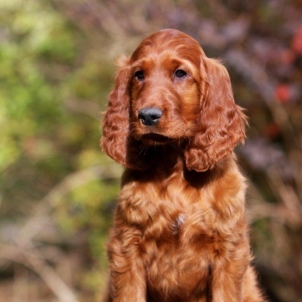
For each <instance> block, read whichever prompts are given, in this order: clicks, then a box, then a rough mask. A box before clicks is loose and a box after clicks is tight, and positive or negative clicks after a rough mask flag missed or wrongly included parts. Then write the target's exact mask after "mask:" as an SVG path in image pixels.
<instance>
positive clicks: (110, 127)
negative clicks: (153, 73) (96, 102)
mask: <svg viewBox="0 0 302 302" xmlns="http://www.w3.org/2000/svg"><path fill="white" fill-rule="evenodd" d="M118 65H119V66H120V69H119V71H118V74H117V76H116V78H115V84H114V88H113V90H112V91H111V93H110V95H109V103H108V108H107V111H106V113H105V117H104V120H103V136H102V138H101V147H102V149H103V150H104V151H105V152H106V153H107V154H108V155H109V156H110V157H111V158H112V159H114V160H115V161H117V162H119V163H121V164H122V165H124V166H127V164H126V150H127V144H128V142H127V139H128V135H129V102H130V100H129V91H128V84H129V83H128V82H129V73H130V68H129V59H128V58H121V59H120V60H119V62H118Z"/></svg>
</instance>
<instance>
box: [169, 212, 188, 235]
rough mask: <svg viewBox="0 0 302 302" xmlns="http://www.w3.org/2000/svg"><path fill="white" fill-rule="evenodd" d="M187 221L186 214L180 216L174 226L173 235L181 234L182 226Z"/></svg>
mask: <svg viewBox="0 0 302 302" xmlns="http://www.w3.org/2000/svg"><path fill="white" fill-rule="evenodd" d="M185 221H186V216H185V214H179V216H178V217H177V219H176V221H175V222H174V223H173V225H172V234H173V235H174V236H176V235H177V234H178V233H179V229H180V227H181V225H182V224H183V223H184V222H185Z"/></svg>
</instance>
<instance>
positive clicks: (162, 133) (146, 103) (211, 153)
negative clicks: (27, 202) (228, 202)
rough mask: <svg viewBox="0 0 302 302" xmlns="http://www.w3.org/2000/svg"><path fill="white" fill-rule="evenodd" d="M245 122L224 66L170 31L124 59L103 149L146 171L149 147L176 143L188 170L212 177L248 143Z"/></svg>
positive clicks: (187, 38) (106, 122)
mask: <svg viewBox="0 0 302 302" xmlns="http://www.w3.org/2000/svg"><path fill="white" fill-rule="evenodd" d="M245 121H246V118H245V116H244V114H243V113H242V111H241V108H240V107H238V106H236V104H235V102H234V98H233V93H232V88H231V83H230V79H229V75H228V73H227V71H226V69H225V68H224V66H223V65H221V64H220V63H219V62H218V61H217V60H213V59H209V58H207V57H206V56H205V54H204V52H203V50H202V49H201V47H200V46H199V44H198V43H197V41H196V40H194V39H193V38H191V37H190V36H188V35H186V34H184V33H182V32H180V31H178V30H173V29H165V30H161V31H159V32H157V33H155V34H153V35H151V36H149V37H147V38H146V39H144V40H143V41H142V42H141V44H140V45H139V46H138V48H137V49H136V50H135V51H134V53H133V54H132V56H131V57H130V58H124V59H123V60H121V61H120V69H119V72H118V74H117V77H116V80H115V86H114V89H113V90H112V92H111V94H110V96H109V104H108V110H107V112H106V115H105V118H104V128H103V129H104V131H103V137H102V142H101V144H102V147H103V149H104V150H105V151H106V152H107V154H108V155H109V156H111V157H112V158H113V159H115V160H116V161H118V162H120V163H122V164H123V165H124V166H126V167H129V168H132V169H144V167H145V166H147V164H145V163H144V162H145V161H147V159H144V158H143V152H142V150H143V149H144V148H145V147H148V146H150V145H162V144H168V143H171V142H173V143H174V144H175V142H176V143H179V144H181V146H182V152H183V154H181V155H180V156H183V157H184V159H185V164H186V167H187V168H188V169H189V170H195V171H206V170H208V169H211V168H213V167H214V166H215V164H216V162H217V161H219V160H221V159H223V158H224V157H225V156H227V155H228V154H230V153H231V152H232V151H233V149H234V147H235V145H236V144H237V143H238V142H240V141H243V140H244V138H245V131H244V123H245ZM138 159H140V160H138ZM142 163H144V165H142Z"/></svg>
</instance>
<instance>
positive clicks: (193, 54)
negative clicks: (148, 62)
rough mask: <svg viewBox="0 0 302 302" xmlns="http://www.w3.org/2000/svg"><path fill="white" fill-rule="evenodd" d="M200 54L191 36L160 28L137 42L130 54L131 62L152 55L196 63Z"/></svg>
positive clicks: (198, 47) (201, 52)
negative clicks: (160, 29) (137, 44)
mask: <svg viewBox="0 0 302 302" xmlns="http://www.w3.org/2000/svg"><path fill="white" fill-rule="evenodd" d="M202 55H204V52H203V50H202V49H201V47H200V45H199V44H198V42H197V41H196V40H194V39H193V38H192V37H190V36H188V35H186V34H184V33H182V32H180V31H177V30H162V31H159V32H157V33H155V34H153V35H151V36H149V37H147V38H145V39H144V40H143V41H142V42H141V43H140V44H139V46H138V47H137V48H136V50H135V51H134V52H133V54H132V56H131V63H134V62H137V61H140V60H142V59H146V58H152V57H157V58H159V57H161V58H165V57H170V58H171V57H174V58H175V57H178V58H180V59H184V60H188V61H191V62H192V63H196V60H197V61H198V60H199V59H200V58H201V56H202ZM198 63H199V62H198Z"/></svg>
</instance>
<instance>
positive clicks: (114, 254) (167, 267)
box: [101, 29, 263, 302]
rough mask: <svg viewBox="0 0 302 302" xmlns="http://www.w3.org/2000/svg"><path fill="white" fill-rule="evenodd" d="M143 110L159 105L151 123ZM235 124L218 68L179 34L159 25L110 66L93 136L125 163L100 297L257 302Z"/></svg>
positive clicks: (239, 119) (239, 130) (140, 301)
mask: <svg viewBox="0 0 302 302" xmlns="http://www.w3.org/2000/svg"><path fill="white" fill-rule="evenodd" d="M179 69H181V70H183V71H185V72H186V74H185V76H184V77H182V78H180V77H177V76H176V73H175V71H176V70H179ZM141 71H142V72H143V78H139V77H138V76H137V72H141ZM146 107H152V108H153V107H156V108H159V109H160V110H161V111H162V116H161V117H160V118H159V120H158V122H157V123H156V124H155V125H144V124H143V123H142V121H141V120H140V118H139V117H138V114H139V112H140V110H141V109H143V108H146ZM245 121H246V118H245V116H244V114H243V113H242V111H241V108H239V107H238V106H236V105H235V103H234V99H233V95H232V90H231V84H230V80H229V76H228V73H227V71H226V69H225V68H224V67H223V66H222V65H221V64H220V63H219V62H218V61H216V60H213V59H209V58H207V57H206V56H205V54H204V52H203V51H202V49H201V48H200V46H199V45H198V43H197V42H196V41H195V40H193V39H192V38H191V37H189V36H187V35H185V34H184V33H181V32H179V31H177V30H171V29H168V30H162V31H159V32H157V33H155V34H153V35H151V36H150V37H148V38H146V39H145V40H143V42H142V43H141V44H140V45H139V47H138V48H137V49H136V50H135V52H134V53H133V54H132V56H131V57H130V58H129V59H128V58H124V59H123V60H122V61H121V62H120V70H119V73H118V75H117V77H116V81H115V86H114V89H113V91H112V92H111V94H110V97H109V105H108V110H107V112H106V115H105V118H104V132H103V137H102V141H101V144H102V147H103V149H104V150H105V151H106V152H107V153H108V155H109V156H111V157H112V158H113V159H114V160H116V161H117V162H119V163H121V164H123V165H124V166H125V167H126V170H125V172H124V175H123V178H122V191H121V193H120V195H119V203H118V207H117V210H116V214H115V222H114V227H113V230H112V232H111V238H110V241H109V244H108V254H109V260H110V278H109V285H108V289H107V293H106V295H105V297H104V301H106V302H110V301H115V302H118V301H124V302H136V301H137V302H145V301H148V302H151V301H154V302H155V301H156V302H188V301H191V302H193V301H194V302H197V301H200V302H201V301H203V302H206V301H207V302H210V301H211V302H232V301H234V302H235V301H236V302H239V301H244V302H260V301H263V298H262V296H261V294H260V291H259V289H258V288H257V284H256V278H255V273H254V271H253V269H252V267H251V266H250V261H251V255H250V247H249V240H248V230H247V225H246V221H245V216H244V203H245V201H244V195H245V187H246V185H245V180H244V178H243V176H242V174H241V173H240V171H239V169H238V167H237V164H236V158H235V155H234V154H233V153H232V152H233V149H234V147H235V145H236V144H237V143H239V142H242V141H243V140H244V138H245V134H244V124H245Z"/></svg>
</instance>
